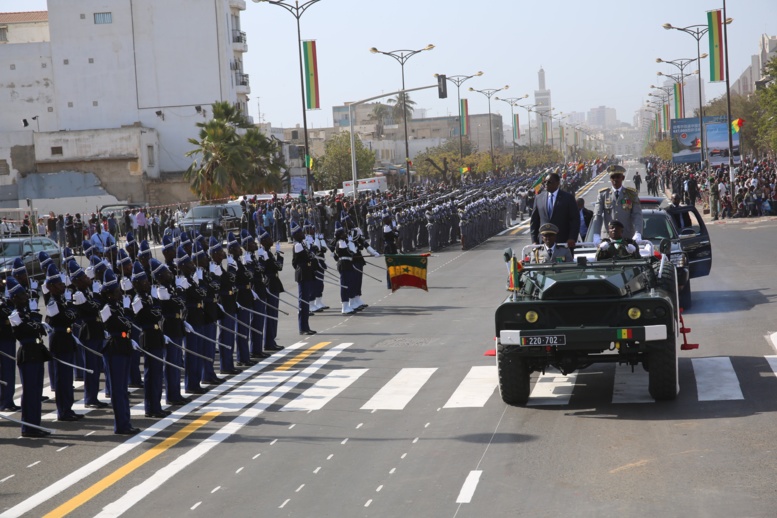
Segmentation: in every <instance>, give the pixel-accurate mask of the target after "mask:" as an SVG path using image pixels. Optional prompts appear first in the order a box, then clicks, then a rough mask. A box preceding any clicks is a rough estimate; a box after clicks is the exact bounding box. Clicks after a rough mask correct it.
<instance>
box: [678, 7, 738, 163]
mask: <svg viewBox="0 0 777 518" xmlns="http://www.w3.org/2000/svg"><path fill="white" fill-rule="evenodd" d="M731 21H732V20H731V18H727V19H726V21H725V23H726V24H729V23H731ZM663 27H664V29H666V30H668V31H671V30H675V31H680V32H684V33H685V34H690V35H691V37H693V39H695V40H696V59H698V60H699V68H701V43H700V41H701V39H702V37H704V35H705V34H707V32H708V31H709V26H708V25H701V24H700V25H688V26H687V27H675V26H674V25H672V24H671V23H665V24H664V25H663ZM703 121H704V103H703V102H702V99H701V74H699V133H700V135H701V136H700V137H699V138H700V139H701V140H700V143H701V163H700V165H701V167H702V169H703V168H704V125H703Z"/></svg>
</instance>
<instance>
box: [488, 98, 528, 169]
mask: <svg viewBox="0 0 777 518" xmlns="http://www.w3.org/2000/svg"><path fill="white" fill-rule="evenodd" d="M527 97H529V94H526V95H524V96H523V97H508V98H507V99H500V98H499V97H494V99H496V100H497V101H502V102H506V103H507V104H509V105H510V124H511V125H513V126H514V125H515V107H516V106H520V105H519V104H518V101H520V100H521V99H526V98H527ZM518 130H519V131H520V128H519V129H518ZM515 136H516V131H515V128H513V139H512V140H513V165H515Z"/></svg>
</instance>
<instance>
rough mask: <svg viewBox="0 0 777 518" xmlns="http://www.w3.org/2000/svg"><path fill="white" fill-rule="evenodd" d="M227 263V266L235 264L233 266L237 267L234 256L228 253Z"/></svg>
mask: <svg viewBox="0 0 777 518" xmlns="http://www.w3.org/2000/svg"><path fill="white" fill-rule="evenodd" d="M227 264H228V265H229V266H235V267H237V262H236V261H235V258H234V257H232V256H231V255H230V256H227Z"/></svg>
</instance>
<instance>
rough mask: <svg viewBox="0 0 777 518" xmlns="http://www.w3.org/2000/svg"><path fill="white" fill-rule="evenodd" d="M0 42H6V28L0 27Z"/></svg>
mask: <svg viewBox="0 0 777 518" xmlns="http://www.w3.org/2000/svg"><path fill="white" fill-rule="evenodd" d="M0 41H8V27H0Z"/></svg>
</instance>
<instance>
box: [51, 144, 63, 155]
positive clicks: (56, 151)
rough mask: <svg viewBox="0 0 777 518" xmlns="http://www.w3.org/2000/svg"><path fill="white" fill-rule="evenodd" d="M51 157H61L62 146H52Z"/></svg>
mask: <svg viewBox="0 0 777 518" xmlns="http://www.w3.org/2000/svg"><path fill="white" fill-rule="evenodd" d="M51 156H62V146H52V147H51Z"/></svg>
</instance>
